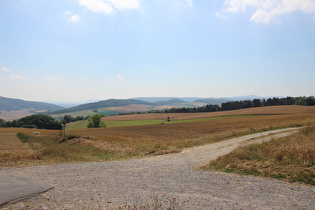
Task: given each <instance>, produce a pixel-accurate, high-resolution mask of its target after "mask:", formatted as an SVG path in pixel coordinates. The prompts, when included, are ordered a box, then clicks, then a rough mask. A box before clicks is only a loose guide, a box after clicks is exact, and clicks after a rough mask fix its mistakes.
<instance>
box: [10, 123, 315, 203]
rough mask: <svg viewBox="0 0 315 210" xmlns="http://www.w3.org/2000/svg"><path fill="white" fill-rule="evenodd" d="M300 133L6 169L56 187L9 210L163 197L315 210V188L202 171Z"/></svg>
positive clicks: (266, 134)
mask: <svg viewBox="0 0 315 210" xmlns="http://www.w3.org/2000/svg"><path fill="white" fill-rule="evenodd" d="M295 131H296V129H283V130H274V131H267V132H263V133H259V134H253V135H248V136H244V137H239V138H233V139H230V140H227V141H224V142H219V143H215V144H209V145H205V146H198V147H194V148H190V149H186V150H184V151H183V152H182V153H178V154H169V155H163V156H156V157H150V158H143V159H133V160H127V161H111V162H91V163H77V164H59V165H49V166H37V167H25V168H10V169H6V170H7V171H9V172H10V173H16V174H18V175H22V176H26V177H32V178H35V179H37V180H40V181H43V182H46V183H48V184H50V185H52V186H54V187H55V188H54V189H52V190H50V191H48V192H46V193H43V194H41V195H38V196H36V197H33V198H30V199H28V200H25V201H24V202H23V203H16V204H13V205H11V206H10V208H13V209H18V208H22V207H23V206H26V204H27V205H29V206H37V207H47V209H52V208H55V209H65V208H73V209H85V208H87V207H92V208H98V206H102V207H103V208H105V209H107V208H108V209H111V208H115V207H118V206H123V205H124V204H125V203H128V204H133V203H135V202H136V200H137V198H136V197H140V200H141V201H150V200H152V197H154V196H153V195H158V196H159V197H160V198H161V199H162V200H163V199H165V198H162V197H163V196H165V197H174V198H176V199H177V201H179V202H180V203H184V202H185V201H188V202H187V203H185V205H184V206H183V209H242V208H243V209H315V187H313V186H307V185H302V184H290V183H285V182H282V181H278V180H272V179H266V178H261V177H252V176H241V175H235V174H226V173H221V172H215V171H202V170H199V169H198V166H202V165H205V164H206V163H207V162H209V161H210V160H213V159H215V158H217V157H219V156H221V155H224V154H227V153H229V152H231V151H232V150H234V149H235V148H236V147H238V146H240V145H244V144H249V143H254V142H261V141H268V140H270V139H272V138H277V137H282V136H285V135H289V134H291V133H292V132H295ZM4 208H6V207H4Z"/></svg>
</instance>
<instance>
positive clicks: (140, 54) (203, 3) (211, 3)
mask: <svg viewBox="0 0 315 210" xmlns="http://www.w3.org/2000/svg"><path fill="white" fill-rule="evenodd" d="M314 78H315V0H54V1H51V0H0V96H3V97H9V98H19V99H24V100H32V101H44V102H57V101H58V102H82V101H89V100H91V101H92V100H105V99H110V98H115V99H125V98H133V97H204V98H210V97H231V96H243V95H258V96H263V97H269V96H284V97H285V96H311V95H315V82H314V81H315V80H314Z"/></svg>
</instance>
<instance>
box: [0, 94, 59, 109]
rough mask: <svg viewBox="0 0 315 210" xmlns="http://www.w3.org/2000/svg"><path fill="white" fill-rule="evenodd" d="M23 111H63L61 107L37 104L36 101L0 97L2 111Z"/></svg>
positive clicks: (42, 103)
mask: <svg viewBox="0 0 315 210" xmlns="http://www.w3.org/2000/svg"><path fill="white" fill-rule="evenodd" d="M21 109H28V110H33V111H43V110H44V111H49V112H51V111H56V110H59V109H63V107H61V106H57V105H55V104H50V103H44V102H35V101H24V100H21V99H13V98H5V97H1V96H0V110H1V111H7V112H9V111H16V110H21Z"/></svg>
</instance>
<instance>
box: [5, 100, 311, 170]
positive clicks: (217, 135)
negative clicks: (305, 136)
mask: <svg viewBox="0 0 315 210" xmlns="http://www.w3.org/2000/svg"><path fill="white" fill-rule="evenodd" d="M167 117H170V118H171V122H167V120H166V119H167ZM103 120H104V121H105V123H106V125H107V127H106V128H92V129H76V130H68V131H67V137H66V138H64V137H63V133H62V132H61V131H51V130H36V129H23V128H1V129H0V134H1V135H0V141H1V145H2V146H1V150H0V157H1V158H0V167H9V166H25V165H41V164H55V163H62V162H82V161H107V160H121V159H128V158H139V157H144V156H152V155H162V154H168V153H176V152H180V151H181V150H182V149H183V148H187V147H192V146H197V145H203V144H208V143H214V142H218V141H222V140H225V139H229V138H232V137H236V136H241V135H246V134H251V133H255V132H260V131H266V130H272V129H276V128H284V127H296V126H302V125H309V124H312V123H314V122H315V107H305V106H275V107H260V108H251V109H243V110H236V111H225V112H212V113H185V114H180V113H174V114H166V113H163V114H135V115H120V116H110V117H104V118H103ZM109 125H112V126H109ZM16 133H22V134H23V135H21V134H20V135H19V137H20V139H21V138H22V140H19V139H18V138H17V137H16V136H15V137H14V135H13V136H12V134H16ZM7 134H11V136H10V138H6V137H5V135H7ZM23 138H25V139H24V140H23ZM20 141H22V142H24V143H22V145H24V147H26V148H29V149H27V150H25V151H28V152H26V153H25V154H24V153H21V154H20V155H19V156H18V157H17V156H16V155H13V154H15V150H14V149H15V147H20V146H18V145H20V144H21V142H20ZM8 142H10V143H12V144H13V142H15V143H14V145H16V146H10V145H9V144H8ZM10 151H11V152H10Z"/></svg>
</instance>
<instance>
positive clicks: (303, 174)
mask: <svg viewBox="0 0 315 210" xmlns="http://www.w3.org/2000/svg"><path fill="white" fill-rule="evenodd" d="M204 168H206V169H217V170H223V171H225V172H236V173H240V174H252V175H259V176H267V177H273V178H278V179H285V180H287V181H290V182H302V183H306V184H311V185H315V125H312V126H308V127H305V128H302V130H301V131H300V132H299V133H298V134H294V135H291V136H289V137H285V138H281V139H275V140H272V141H270V142H264V143H262V144H253V145H249V146H245V147H240V148H238V149H236V150H235V151H233V152H231V153H230V154H227V155H225V156H221V157H220V158H218V159H217V160H214V161H212V162H210V163H209V164H208V165H207V166H205V167H204Z"/></svg>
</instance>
